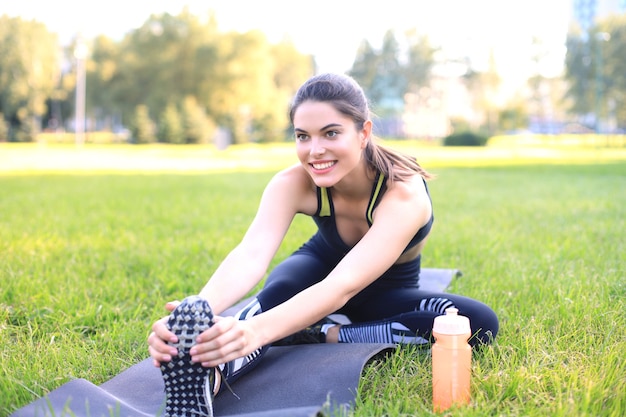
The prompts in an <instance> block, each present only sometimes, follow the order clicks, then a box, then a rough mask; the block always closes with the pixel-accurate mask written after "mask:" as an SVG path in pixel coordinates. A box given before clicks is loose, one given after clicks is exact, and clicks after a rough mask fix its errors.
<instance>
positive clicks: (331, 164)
mask: <svg viewBox="0 0 626 417" xmlns="http://www.w3.org/2000/svg"><path fill="white" fill-rule="evenodd" d="M312 165H313V168H315V169H326V168H330V167H332V166H333V165H335V163H334V162H324V163H323V164H312Z"/></svg>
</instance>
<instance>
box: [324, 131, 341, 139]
mask: <svg viewBox="0 0 626 417" xmlns="http://www.w3.org/2000/svg"><path fill="white" fill-rule="evenodd" d="M338 134H339V132H337V131H336V130H331V131H329V132H327V133H326V136H328V137H329V138H334V137H335V136H337V135H338Z"/></svg>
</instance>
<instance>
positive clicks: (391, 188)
mask: <svg viewBox="0 0 626 417" xmlns="http://www.w3.org/2000/svg"><path fill="white" fill-rule="evenodd" d="M386 187H387V192H388V193H391V194H392V195H397V196H399V197H405V198H409V197H419V196H422V195H424V194H427V193H428V190H427V188H426V181H425V180H424V178H423V177H422V176H421V175H420V174H418V173H415V175H411V176H410V177H408V178H405V179H403V180H396V181H392V180H390V179H387V184H386Z"/></svg>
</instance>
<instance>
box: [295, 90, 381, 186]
mask: <svg viewBox="0 0 626 417" xmlns="http://www.w3.org/2000/svg"><path fill="white" fill-rule="evenodd" d="M293 126H294V132H295V136H296V152H297V154H298V159H300V163H301V164H302V166H303V167H304V169H306V170H307V172H308V173H309V175H310V176H311V178H312V179H313V181H314V182H315V184H316V185H317V186H318V187H332V186H333V185H335V184H336V183H338V182H339V181H341V179H343V178H344V177H345V176H346V175H348V174H349V173H350V172H352V171H353V170H354V168H356V167H357V166H359V164H360V163H361V161H362V153H363V149H365V146H366V144H367V140H368V138H369V135H370V132H371V122H370V121H367V122H366V123H365V124H364V126H363V129H360V130H357V128H356V126H355V123H354V121H353V120H352V119H351V118H350V117H348V116H346V115H344V114H342V113H340V112H338V111H337V110H336V109H335V108H334V107H333V106H332V105H331V104H330V103H327V102H319V101H305V102H303V103H301V104H300V106H299V107H298V108H297V109H296V112H295V113H294V116H293Z"/></svg>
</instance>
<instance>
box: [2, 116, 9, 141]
mask: <svg viewBox="0 0 626 417" xmlns="http://www.w3.org/2000/svg"><path fill="white" fill-rule="evenodd" d="M7 140H9V124H8V123H7V122H6V120H5V119H4V114H2V113H0V142H6V141H7Z"/></svg>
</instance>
